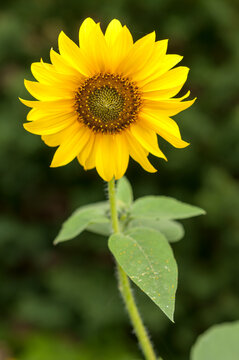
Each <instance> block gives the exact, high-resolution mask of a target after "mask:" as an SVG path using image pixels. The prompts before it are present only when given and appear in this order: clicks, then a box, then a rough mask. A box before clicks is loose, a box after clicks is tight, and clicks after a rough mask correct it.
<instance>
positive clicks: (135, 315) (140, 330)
mask: <svg viewBox="0 0 239 360" xmlns="http://www.w3.org/2000/svg"><path fill="white" fill-rule="evenodd" d="M108 190H109V202H110V210H111V221H112V227H113V231H114V233H118V232H120V229H119V221H118V214H117V204H116V194H115V181H114V179H112V180H111V181H109V182H108ZM116 264H117V271H118V279H119V290H120V292H121V294H122V297H123V299H124V302H125V305H126V309H127V311H128V314H129V317H130V320H131V322H132V325H133V328H134V330H135V334H136V336H137V338H138V340H139V344H140V346H141V349H142V351H143V354H144V356H145V359H146V360H157V357H156V355H155V353H154V350H153V346H152V344H151V342H150V340H149V336H148V334H147V331H146V329H145V327H144V324H143V322H142V319H141V317H140V314H139V311H138V309H137V306H136V303H135V300H134V297H133V293H132V290H131V287H130V281H129V278H128V276H127V275H126V273H125V272H124V270H123V269H122V267H121V266H120V265H119V264H118V263H116Z"/></svg>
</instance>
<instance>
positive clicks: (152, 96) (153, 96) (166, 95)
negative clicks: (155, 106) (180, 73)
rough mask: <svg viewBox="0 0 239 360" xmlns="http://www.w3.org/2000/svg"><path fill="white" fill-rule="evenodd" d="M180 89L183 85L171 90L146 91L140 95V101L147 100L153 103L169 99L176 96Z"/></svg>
mask: <svg viewBox="0 0 239 360" xmlns="http://www.w3.org/2000/svg"><path fill="white" fill-rule="evenodd" d="M182 87H183V85H180V86H177V87H174V88H171V89H163V90H157V91H146V92H143V93H142V99H148V100H154V101H158V100H166V99H170V98H171V97H173V96H175V95H177V93H178V92H179V91H180V90H181V89H182Z"/></svg>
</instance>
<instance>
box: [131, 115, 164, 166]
mask: <svg viewBox="0 0 239 360" xmlns="http://www.w3.org/2000/svg"><path fill="white" fill-rule="evenodd" d="M130 132H131V134H132V135H133V136H134V137H135V139H136V140H137V141H138V142H139V143H140V144H141V145H142V146H143V147H144V148H145V149H146V150H147V151H149V152H151V153H152V154H153V155H155V156H158V157H160V158H163V159H165V160H167V158H166V156H165V155H164V154H163V152H162V151H161V150H160V149H159V147H158V140H157V135H156V133H155V131H153V130H151V129H149V128H147V126H144V124H143V123H139V122H137V123H136V124H132V125H131V126H130Z"/></svg>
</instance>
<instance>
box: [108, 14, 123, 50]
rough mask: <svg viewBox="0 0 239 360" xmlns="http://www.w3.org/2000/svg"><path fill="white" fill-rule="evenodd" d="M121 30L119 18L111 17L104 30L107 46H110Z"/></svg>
mask: <svg viewBox="0 0 239 360" xmlns="http://www.w3.org/2000/svg"><path fill="white" fill-rule="evenodd" d="M121 30H122V25H121V23H120V21H119V20H117V19H113V20H112V21H111V22H110V23H109V25H108V26H107V29H106V31H105V40H106V42H107V44H108V46H109V48H111V47H112V46H113V45H114V43H115V40H116V39H117V37H118V35H119V33H120V32H121Z"/></svg>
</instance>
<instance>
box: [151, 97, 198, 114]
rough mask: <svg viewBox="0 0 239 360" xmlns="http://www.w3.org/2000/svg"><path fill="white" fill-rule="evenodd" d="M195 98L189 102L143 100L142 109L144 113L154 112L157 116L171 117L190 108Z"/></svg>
mask: <svg viewBox="0 0 239 360" xmlns="http://www.w3.org/2000/svg"><path fill="white" fill-rule="evenodd" d="M195 100H196V98H195V99H193V100H189V101H182V102H180V101H177V99H169V100H162V101H153V100H144V109H145V110H146V111H148V110H149V111H150V112H155V114H157V115H166V116H173V115H176V114H178V113H179V112H180V111H183V110H185V109H187V108H188V107H190V106H191V105H192V104H193V103H194V102H195Z"/></svg>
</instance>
